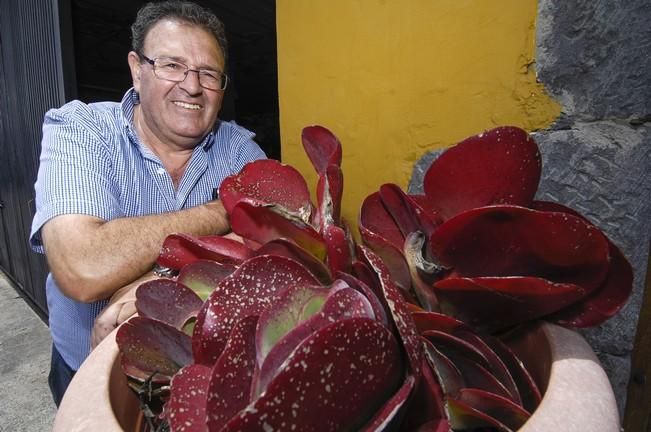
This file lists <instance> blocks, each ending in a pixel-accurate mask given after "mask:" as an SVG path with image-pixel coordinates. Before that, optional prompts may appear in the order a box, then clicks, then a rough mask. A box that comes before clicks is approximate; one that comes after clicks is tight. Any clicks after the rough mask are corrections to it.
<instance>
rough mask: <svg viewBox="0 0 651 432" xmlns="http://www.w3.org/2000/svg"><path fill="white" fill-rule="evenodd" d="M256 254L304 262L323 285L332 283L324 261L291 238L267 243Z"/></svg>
mask: <svg viewBox="0 0 651 432" xmlns="http://www.w3.org/2000/svg"><path fill="white" fill-rule="evenodd" d="M255 255H256V256H259V255H279V256H284V257H287V258H291V259H293V260H294V261H298V262H299V263H301V264H303V265H304V266H305V267H306V268H307V269H308V270H309V271H310V272H312V274H313V275H314V276H315V277H316V278H317V279H319V281H320V282H321V283H322V284H323V285H329V284H331V283H332V275H331V274H330V271H329V270H328V268H327V267H326V266H325V264H323V262H321V261H319V260H318V259H316V257H315V256H314V255H312V254H311V253H309V252H308V251H306V250H305V249H303V248H302V247H300V246H299V245H297V244H296V243H294V242H293V241H291V240H287V239H276V240H272V241H270V242H267V243H265V244H264V245H262V246H260V248H259V249H257V250H256V251H255Z"/></svg>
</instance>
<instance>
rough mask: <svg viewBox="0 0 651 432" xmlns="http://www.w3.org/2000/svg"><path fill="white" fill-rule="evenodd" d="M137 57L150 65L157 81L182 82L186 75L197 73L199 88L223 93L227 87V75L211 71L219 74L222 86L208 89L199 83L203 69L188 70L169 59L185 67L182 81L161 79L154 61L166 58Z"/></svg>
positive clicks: (183, 64)
mask: <svg viewBox="0 0 651 432" xmlns="http://www.w3.org/2000/svg"><path fill="white" fill-rule="evenodd" d="M138 56H139V57H140V58H141V59H143V60H145V61H146V62H147V63H149V64H150V65H151V68H152V70H153V71H154V76H155V77H156V78H158V79H161V80H164V81H170V82H183V81H185V79H186V78H187V77H188V74H189V73H190V72H196V73H197V78H198V79H199V85H200V86H201V87H203V88H205V89H206V90H214V91H224V90H226V87H227V86H228V75H226V74H225V73H224V72H220V71H211V72H216V73H218V74H221V76H222V82H223V85H222V88H217V89H213V88H209V87H206V86H205V85H203V83H202V82H201V75H202V72H204V74H205V72H206V70H205V69H203V70H202V69H190V67H189V66H188V65H186V64H185V63H181V62H179V61H176V60H173V59H170V60H172V61H173V62H174V63H177V64H179V65H182V66H185V72H184V74H183V79H180V80H173V79H169V78H163V77H161V76H158V74H157V73H156V60H160V59H161V58H167V57H156V58H154V59H150V58H149V57H147V56H146V55H144V54H138Z"/></svg>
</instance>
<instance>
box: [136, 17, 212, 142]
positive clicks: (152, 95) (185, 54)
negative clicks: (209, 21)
mask: <svg viewBox="0 0 651 432" xmlns="http://www.w3.org/2000/svg"><path fill="white" fill-rule="evenodd" d="M142 54H144V55H145V56H146V57H148V58H150V59H156V58H161V57H168V58H172V59H174V60H176V61H177V62H180V63H184V64H186V65H187V66H188V67H189V68H190V69H211V70H216V71H223V70H224V56H223V53H222V51H221V49H220V48H219V45H218V44H217V41H216V40H215V38H214V37H213V36H212V34H210V33H208V32H207V31H205V30H203V29H201V28H199V27H194V26H192V25H189V24H187V23H182V22H177V21H169V20H163V21H160V22H158V23H157V24H155V25H154V26H153V27H152V28H151V29H150V30H149V32H148V33H147V36H146V38H145V44H144V52H143V53H142ZM129 64H130V66H131V72H132V76H133V85H134V87H135V89H136V91H137V92H138V93H139V95H140V110H141V122H143V123H144V125H143V124H141V125H140V127H141V128H146V129H148V131H149V132H151V133H153V134H154V135H155V136H156V138H157V139H158V140H160V141H161V142H162V143H163V144H166V145H167V144H168V143H169V145H171V146H172V147H180V148H192V147H194V146H195V145H196V144H197V143H198V142H199V141H200V140H201V139H202V138H203V137H204V136H205V135H206V134H208V133H209V132H210V131H211V129H212V128H213V126H214V124H215V121H216V120H217V114H218V113H219V109H220V108H221V104H222V98H223V95H224V93H223V91H219V90H208V89H205V88H203V87H201V85H199V77H198V75H197V73H195V72H189V73H188V74H187V76H186V78H185V80H184V81H183V82H172V81H166V80H163V79H159V78H157V77H156V76H155V75H154V70H153V66H152V65H150V64H149V63H146V62H142V63H141V62H140V61H139V59H138V58H137V57H136V56H135V54H134V53H133V52H132V53H130V54H129Z"/></svg>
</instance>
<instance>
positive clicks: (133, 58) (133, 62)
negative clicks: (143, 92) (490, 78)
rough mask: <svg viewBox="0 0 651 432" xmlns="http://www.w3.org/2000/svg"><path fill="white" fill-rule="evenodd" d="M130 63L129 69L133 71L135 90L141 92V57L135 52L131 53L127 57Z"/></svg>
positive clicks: (132, 78) (132, 77)
mask: <svg viewBox="0 0 651 432" xmlns="http://www.w3.org/2000/svg"><path fill="white" fill-rule="evenodd" d="M127 61H128V62H129V69H130V70H131V80H132V81H133V88H134V89H135V90H136V92H139V91H140V73H141V72H142V63H141V62H140V56H139V55H138V54H136V52H135V51H130V52H129V54H128V55H127Z"/></svg>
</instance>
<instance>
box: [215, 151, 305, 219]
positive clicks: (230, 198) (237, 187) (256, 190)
mask: <svg viewBox="0 0 651 432" xmlns="http://www.w3.org/2000/svg"><path fill="white" fill-rule="evenodd" d="M280 185H282V187H280ZM243 198H246V199H252V200H254V201H257V202H262V203H265V204H275V205H278V206H281V207H283V208H285V209H286V210H287V211H289V212H291V213H294V214H296V215H301V218H303V219H304V220H306V221H307V220H310V216H311V214H312V212H313V205H312V203H311V202H310V191H309V189H308V187H307V184H306V183H305V179H304V178H303V176H302V175H301V173H300V172H298V170H296V168H294V167H291V166H289V165H285V164H283V163H280V162H278V161H276V160H273V159H260V160H256V161H253V162H249V163H248V164H246V165H245V166H244V168H242V170H241V171H240V172H239V173H238V174H236V175H232V176H229V177H226V178H225V179H224V181H223V182H222V183H221V185H220V187H219V199H220V200H221V201H222V203H223V204H224V208H225V209H226V211H227V212H228V214H229V215H230V214H231V212H232V211H233V208H234V207H235V205H236V204H237V203H238V202H239V201H240V200H242V199H243Z"/></svg>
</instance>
